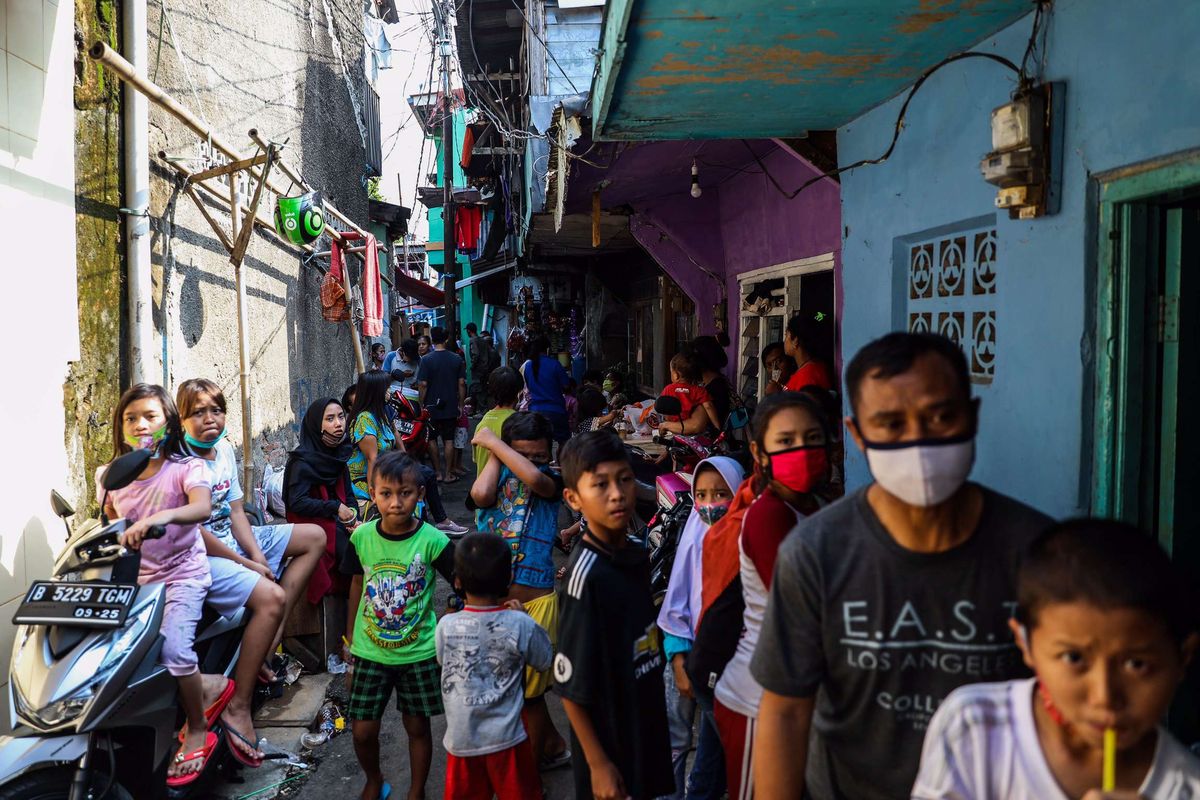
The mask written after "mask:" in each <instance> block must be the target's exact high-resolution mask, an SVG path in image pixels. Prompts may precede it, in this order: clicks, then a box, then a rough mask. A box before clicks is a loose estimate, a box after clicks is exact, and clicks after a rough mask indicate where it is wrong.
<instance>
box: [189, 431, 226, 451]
mask: <svg viewBox="0 0 1200 800" xmlns="http://www.w3.org/2000/svg"><path fill="white" fill-rule="evenodd" d="M228 432H229V431H228V429H226V428H222V429H221V432H220V433H219V434H217V438H215V439H213V440H212V441H211V442H205V441H201V440H200V439H197V438H196V437H194V436H192V435H191V434H190V433H188V432H186V431H184V434H183V440H184V441H185V442H187V443H188V447H191V448H192V449H193V450H212V449H213V448H214V447H216V446H217V442H219V441H221V440H222V439H224V438H225V434H226V433H228Z"/></svg>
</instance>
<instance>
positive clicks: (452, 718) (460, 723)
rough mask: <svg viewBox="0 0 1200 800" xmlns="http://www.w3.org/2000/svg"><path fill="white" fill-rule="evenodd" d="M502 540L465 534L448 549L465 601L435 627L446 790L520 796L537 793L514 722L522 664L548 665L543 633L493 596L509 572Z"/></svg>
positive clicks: (509, 798) (502, 590)
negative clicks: (443, 720) (443, 719)
mask: <svg viewBox="0 0 1200 800" xmlns="http://www.w3.org/2000/svg"><path fill="white" fill-rule="evenodd" d="M512 572H513V569H512V553H511V551H510V550H509V548H508V546H507V545H506V544H505V542H504V540H503V539H501V538H500V537H498V536H495V535H492V534H489V533H471V534H467V536H465V537H463V539H462V541H460V542H459V543H458V545H457V546H456V547H455V550H454V579H455V582H456V584H457V586H458V588H459V590H460V591H461V592H462V593H463V594H464V595H465V596H466V597H465V599H466V606H465V607H464V608H463V610H462V611H459V612H458V613H455V614H447V615H446V616H445V617H443V618H442V620H441V622H439V623H438V626H437V653H438V662H439V663H441V665H442V699H443V702H444V704H445V706H446V738H445V740H444V743H445V746H446V752H447V753H448V754H449V755H448V756H447V759H446V797H464V798H469V797H492V796H493V795H495V796H496V797H497V798H499V800H528V798H537V797H540V796H541V793H542V782H541V779H540V778H539V777H538V773H537V763H536V761H535V760H534V756H533V750H532V749H531V748H530V746H529V739H528V737H527V735H526V732H525V726H524V725H523V724H522V722H521V706H522V704H523V701H524V694H525V693H524V691H523V689H522V685H523V683H524V681H523V675H524V670H525V668H526V666H528V667H531V668H533V669H535V670H545V669H549V668H550V660H551V658H552V657H553V655H554V651H553V649H552V647H551V645H550V637H549V636H548V635H547V634H546V631H544V630H543V629H542V628H541V626H540V625H538V624H537V623H536V622H534V621H533V619H532V618H530V616H529V615H528V614H525V613H524V608H523V607H522V605H521V602H520V601H519V600H509V601H508V602H506V603H503V604H502V603H501V600H502V599H503V598H504V597H505V596H506V595H507V594H508V584H509V581H510V580H511V579H512Z"/></svg>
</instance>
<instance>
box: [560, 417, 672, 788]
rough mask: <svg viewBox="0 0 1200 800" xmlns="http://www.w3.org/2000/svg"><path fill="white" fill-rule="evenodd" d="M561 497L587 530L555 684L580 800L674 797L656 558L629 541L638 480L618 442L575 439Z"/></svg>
mask: <svg viewBox="0 0 1200 800" xmlns="http://www.w3.org/2000/svg"><path fill="white" fill-rule="evenodd" d="M559 460H560V462H561V464H562V472H563V482H564V484H565V485H566V488H565V489H564V491H563V496H564V498H565V499H566V501H567V504H568V505H570V506H571V508H572V509H574V510H575V511H577V512H579V513H581V514H583V517H584V519H585V520H586V521H587V527H586V531H585V533H584V534H583V538H582V539H581V541H580V544H579V546H578V547H576V548H575V550H574V552H573V553H572V555H571V562H570V564H569V565H568V566H567V571H566V574H565V576H564V577H563V579H562V582H561V583H560V586H561V589H560V590H559V602H560V603H561V605H562V622H561V624H560V626H559V640H558V654H557V655H556V656H555V657H554V679H555V681H556V683H557V685H558V690H559V693H560V694H561V695H562V698H563V707H564V708H565V709H566V712H567V719H569V720H570V721H571V732H572V739H573V740H574V743H575V745H577V746H576V747H575V750H576V752H577V753H578V752H580V750H582V757H580V756H576V757H575V759H574V761H573V765H574V768H575V796H576V797H577V798H586V797H594V798H596V800H626V798H633V800H649V798H654V797H661V796H662V795H666V794H670V793H671V792H673V791H675V778H674V776H673V774H672V772H671V744H670V736H669V734H668V732H667V711H666V698H665V694H664V688H663V668H664V666H665V664H666V660H665V659H664V658H663V653H662V646H661V641H660V640H661V633H660V632H659V630H658V625H657V624H656V622H655V617H656V613H657V612H656V609H655V607H654V601H653V599H652V598H651V596H650V558H649V556H648V555H647V553H646V551H645V549H643V548H642V547H639V546H638V545H637V544H634V543H633V542H631V541H630V539H629V537H628V536H627V533H628V531H629V523H630V520H632V519H633V510H634V509H633V507H634V500H635V499H636V498H635V497H634V495H635V494H636V492H635V487H634V477H633V467H632V466H631V465H630V463H629V456H628V455H627V454H626V452H625V447H624V445H623V444H622V443H621V440H620V439H619V438H617V435H616V434H615V433H613V432H612V431H611V430H608V429H604V430H598V431H592V432H591V433H584V434H580V435H579V436H576V437H575V438H573V439H571V440H570V441H569V442H567V444H566V446H565V447H564V448H563V451H562V456H561V458H560V459H559Z"/></svg>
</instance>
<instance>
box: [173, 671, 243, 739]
mask: <svg viewBox="0 0 1200 800" xmlns="http://www.w3.org/2000/svg"><path fill="white" fill-rule="evenodd" d="M236 690H237V684H236V683H234V681H233V678H226V679H225V688H224V689H222V690H221V694H219V695H218V696H217V699H216V700H214V701H213V704H212V705H211V706H209V707H208V708H206V709H204V725H205V727H206V728H208V729H209V730H211V729H212V726H213V724H215V723H216V721H217V718H218V717H220V716H221V712H222V711H224V710H225V706H227V705H229V701H230V700H232V699H233V693H234V692H235V691H236ZM186 730H187V725H186V724H184V726H183V727H182V728H180V729H179V733H178V735H177V736H176V737H175V738H176V739H178V740H179V742H180V743H181V744H182V743H183V736H184V731H186Z"/></svg>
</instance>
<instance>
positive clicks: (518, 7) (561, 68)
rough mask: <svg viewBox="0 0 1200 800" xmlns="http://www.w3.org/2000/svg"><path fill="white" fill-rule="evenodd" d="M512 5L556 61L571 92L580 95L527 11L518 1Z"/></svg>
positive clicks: (514, 0)
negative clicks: (530, 19)
mask: <svg viewBox="0 0 1200 800" xmlns="http://www.w3.org/2000/svg"><path fill="white" fill-rule="evenodd" d="M512 4H513V7H514V8H516V9H517V12H518V13H519V14H520V15H521V19H523V20H525V27H526V28H528V29H529V32H530V33H532V34H533V38H535V39H537V40H538V41H539V42H540V43H541V45H542V47H543V48H545V50H546V55H548V56H550V58H551V59H552V60H553V61H554V66H556V67H558V71H559V73H560V74H561V75H562V76H563V77H564V78H566V79H567V85H569V86H570V87H571V91H573V92H575V93H576V94H579V87H577V86H576V85H575V81H573V80H571V76H570V75H568V74H567V71H566V70H565V69H563V65H562V64H560V63H558V58H556V57H555V55H554V51H553V50H551V49H550V45H548V44H546V40H545V39H543V38H542V37H541V36H539V35H538V32H537V31H535V30H534V29H533V24H532V23H531V22H530V21H529V17H527V16H525V9H523V8H521V4H520V3H518V2H517V0H512Z"/></svg>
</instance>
